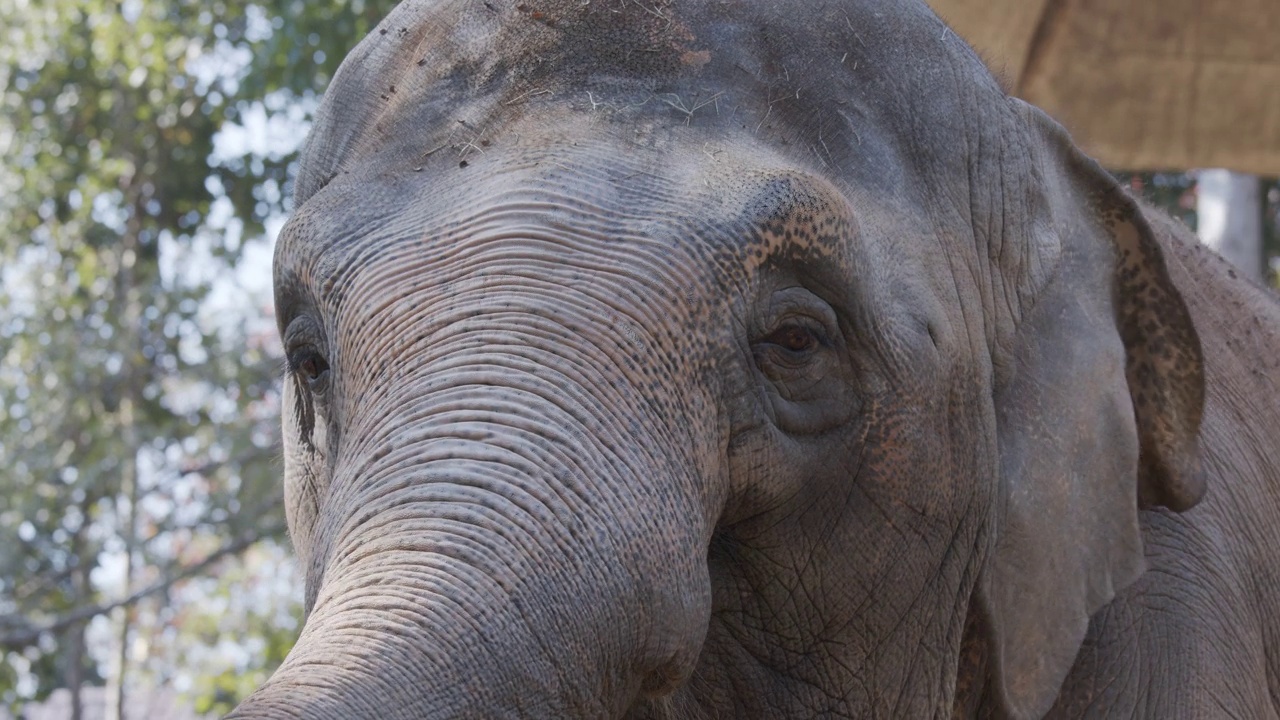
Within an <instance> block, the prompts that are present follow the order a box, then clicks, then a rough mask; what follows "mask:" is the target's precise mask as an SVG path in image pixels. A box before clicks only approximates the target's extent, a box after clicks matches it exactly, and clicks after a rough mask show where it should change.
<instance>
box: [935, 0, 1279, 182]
mask: <svg viewBox="0 0 1280 720" xmlns="http://www.w3.org/2000/svg"><path fill="white" fill-rule="evenodd" d="M929 2H930V3H931V4H932V5H933V7H934V10H935V11H936V12H937V13H938V14H939V15H941V16H942V18H943V19H944V20H946V21H947V23H948V24H950V25H951V27H952V28H953V29H955V31H956V32H957V33H959V34H960V35H961V36H962V37H964V38H965V39H966V40H968V41H969V43H970V44H971V45H973V46H974V47H975V48H976V49H977V50H978V52H979V54H981V55H982V56H983V57H984V58H985V59H986V61H987V64H988V65H989V66H990V67H991V69H992V70H993V71H995V73H996V74H997V75H998V76H1000V77H1001V78H1002V79H1003V80H1004V82H1005V85H1006V87H1008V88H1010V89H1011V90H1012V91H1013V92H1014V93H1015V94H1017V95H1018V96H1020V97H1022V98H1024V99H1026V100H1027V101H1029V102H1031V103H1034V104H1036V105H1039V106H1040V107H1042V108H1044V109H1045V110H1046V111H1047V112H1048V113H1049V114H1050V115H1052V116H1054V117H1055V118H1057V119H1058V121H1059V122H1061V123H1062V124H1063V125H1065V126H1066V128H1067V129H1068V130H1069V131H1071V134H1072V135H1073V136H1074V137H1075V139H1076V142H1077V143H1078V144H1079V145H1081V146H1082V147H1083V148H1084V149H1085V150H1086V151H1088V152H1089V153H1090V154H1092V155H1093V156H1094V157H1096V158H1098V160H1099V161H1101V162H1102V164H1104V165H1106V166H1108V167H1111V168H1113V169H1117V170H1161V169H1168V170H1174V169H1177V170H1185V169H1190V168H1198V167H1225V168H1231V169H1233V170H1239V171H1241V172H1249V173H1256V174H1259V175H1280V0H929Z"/></svg>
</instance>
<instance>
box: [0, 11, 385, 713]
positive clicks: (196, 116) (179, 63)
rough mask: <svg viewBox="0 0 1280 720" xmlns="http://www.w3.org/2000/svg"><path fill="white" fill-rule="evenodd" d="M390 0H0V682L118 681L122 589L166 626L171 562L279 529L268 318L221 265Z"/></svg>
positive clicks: (12, 690) (123, 637)
mask: <svg viewBox="0 0 1280 720" xmlns="http://www.w3.org/2000/svg"><path fill="white" fill-rule="evenodd" d="M391 4H392V3H391V2H388V1H384V2H377V3H373V2H369V3H363V2H355V3H342V2H337V1H336V0H329V1H326V2H307V3H303V2H301V0H288V1H282V0H267V1H266V2H260V3H248V2H244V1H243V0H219V1H217V2H213V3H206V2H201V1H197V0H171V1H169V2H159V1H158V0H123V1H122V2H108V1H106V0H88V1H86V0H0V28H3V29H4V30H3V38H4V42H3V43H0V155H2V156H3V159H4V161H3V163H2V164H0V468H3V470H0V653H3V662H0V702H3V703H6V704H9V705H14V704H17V703H20V702H22V701H24V700H26V699H29V698H40V697H43V696H45V695H47V694H48V692H49V691H51V690H52V689H53V688H55V687H61V686H65V687H69V688H72V689H75V688H77V687H79V686H80V685H81V684H83V683H96V682H99V681H100V680H102V679H103V676H104V675H106V676H109V677H110V678H112V679H114V680H115V682H114V683H113V686H114V687H115V688H116V689H117V691H118V690H119V689H120V688H121V687H122V685H123V682H122V681H123V678H124V677H125V676H126V672H127V668H128V664H129V661H130V658H131V648H134V646H136V645H137V644H138V643H139V642H140V641H142V642H144V644H145V643H146V642H149V641H150V640H151V638H150V636H149V635H148V633H144V632H140V631H139V630H138V627H137V622H138V620H139V617H140V616H139V613H140V608H142V607H145V603H151V605H150V607H149V609H148V610H147V613H146V615H147V618H148V619H149V621H150V622H151V623H152V625H151V627H150V628H149V630H148V632H151V631H154V630H155V628H156V627H158V626H162V625H167V626H171V625H172V623H174V622H177V623H181V617H177V615H178V614H177V613H175V612H174V610H173V608H172V607H171V602H170V601H172V599H173V598H174V596H175V593H179V594H180V592H181V591H182V586H181V583H182V582H183V581H184V580H186V579H187V578H191V577H195V576H198V575H206V574H208V573H210V572H212V571H214V570H216V569H219V568H221V567H222V564H220V563H219V562H218V560H219V559H221V558H223V557H226V556H231V555H236V554H238V553H240V552H242V551H243V550H245V549H246V548H249V547H251V546H253V545H254V543H256V542H257V541H258V540H260V539H263V538H268V539H279V538H281V536H282V534H283V519H282V513H281V509H280V496H279V488H278V483H277V482H276V474H277V471H276V468H275V467H274V464H273V462H272V458H273V457H274V454H275V452H276V450H275V445H276V434H277V424H278V421H277V414H278V406H277V396H276V390H275V382H274V377H273V375H274V370H273V366H274V365H275V364H276V363H277V360H276V356H277V353H276V350H275V346H274V342H275V339H274V330H273V329H272V328H271V326H270V324H269V323H268V324H266V325H265V328H264V327H263V324H262V323H261V322H256V323H255V322H250V321H249V320H245V319H240V320H236V319H235V317H236V312H237V311H238V310H239V309H240V308H241V307H243V302H242V301H241V298H240V297H239V291H238V290H237V287H236V285H235V282H234V280H233V277H234V276H233V274H232V272H231V270H232V268H234V266H235V264H236V261H237V260H238V258H239V257H240V255H241V252H242V250H243V248H244V243H243V242H242V241H243V240H244V239H246V238H254V237H258V236H260V235H262V234H263V232H264V229H265V228H266V225H267V224H268V223H269V222H271V221H272V220H273V219H278V218H279V217H280V216H282V215H283V214H284V213H286V212H287V211H288V210H289V200H288V198H289V195H290V194H291V192H290V181H289V178H290V168H291V166H292V164H293V163H294V162H295V160H296V158H295V156H296V152H295V151H296V148H297V142H296V138H297V136H298V135H299V134H300V133H301V131H302V129H304V128H305V126H306V120H307V115H308V113H309V112H310V110H311V109H312V108H314V105H315V100H314V98H315V96H316V94H317V92H318V91H319V89H320V88H322V87H323V85H324V84H325V83H326V82H327V80H328V78H329V77H330V76H331V75H332V73H333V71H334V69H335V67H336V65H337V63H338V61H339V60H340V59H341V58H342V56H343V55H344V54H345V51H346V50H347V49H348V48H349V47H350V46H352V45H354V44H355V42H357V41H358V40H359V38H360V37H362V36H363V35H364V34H365V33H367V32H368V30H369V29H371V28H372V27H373V25H374V23H376V21H377V20H378V19H379V18H380V17H381V16H382V15H383V14H384V13H385V11H386V10H387V9H389V7H390V5H391ZM220 132H221V133H223V135H222V136H219V133H220ZM237 132H238V134H236V133H237ZM273 133H274V134H275V135H279V136H280V137H273ZM219 137H222V138H223V139H224V140H226V138H231V139H232V140H234V139H237V138H238V140H239V142H238V143H237V142H231V141H224V142H223V143H222V145H224V146H230V147H229V149H228V148H226V147H224V148H221V149H219V148H218V146H217V143H216V140H217V139H218V138H219ZM215 150H217V152H215ZM259 272H262V271H261V270H259ZM219 295H221V297H222V300H221V305H220V306H215V303H214V301H215V300H216V299H217V297H216V296H219ZM218 307H221V311H219V310H218ZM263 310H264V308H256V311H257V312H262V311H263ZM229 317H230V318H231V320H230V321H229V320H228V318H229ZM232 580H234V582H236V583H241V584H243V582H245V580H244V579H243V578H233V579H229V580H228V581H227V582H232ZM205 585H208V583H205ZM229 587H231V586H230V585H226V583H224V587H223V588H221V590H223V591H225V590H226V589H227V588H229ZM207 589H208V591H209V592H211V593H215V594H216V593H217V592H218V591H219V588H218V587H216V583H215V587H210V588H207ZM113 611H114V613H115V619H114V623H113V624H114V628H113V629H112V631H111V635H112V636H113V637H114V640H113V641H111V642H108V643H106V647H108V648H109V655H110V657H109V658H103V657H101V656H100V654H99V656H96V657H95V656H94V653H93V652H92V646H93V643H92V642H90V643H86V627H87V626H88V625H89V623H90V622H91V621H94V619H95V618H99V617H100V616H102V615H103V614H105V613H109V612H113ZM96 622H97V625H99V626H100V625H102V621H101V620H98V621H96ZM267 629H269V628H267V627H265V626H264V628H262V630H263V631H264V632H265V631H266V630H267ZM200 632H202V633H203V632H204V631H200ZM204 634H207V633H204ZM170 635H172V633H170ZM271 638H272V639H271V641H270V643H269V644H271V647H274V648H275V651H273V652H271V653H268V656H269V658H271V659H273V660H274V661H275V662H278V661H279V657H282V655H281V652H280V651H279V650H280V648H279V647H277V646H278V645H279V644H280V642H281V640H280V638H279V637H276V636H274V635H273V636H271ZM284 650H287V647H285V648H284ZM132 654H136V653H132ZM102 660H106V662H105V663H104V662H100V661H102ZM266 669H267V670H269V669H270V668H266ZM122 702H123V697H122V695H121V693H119V692H117V694H116V697H115V700H114V702H113V703H112V705H113V708H115V709H117V711H118V708H119V707H120V706H121V703H122ZM73 708H76V709H75V712H76V713H78V705H77V704H74V703H73Z"/></svg>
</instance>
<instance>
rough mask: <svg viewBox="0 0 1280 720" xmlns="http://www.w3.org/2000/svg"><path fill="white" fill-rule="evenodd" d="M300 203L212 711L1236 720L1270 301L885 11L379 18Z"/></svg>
mask: <svg viewBox="0 0 1280 720" xmlns="http://www.w3.org/2000/svg"><path fill="white" fill-rule="evenodd" d="M296 199H297V202H296V207H297V211H296V213H295V214H294V216H293V217H292V218H291V220H290V221H289V223H288V224H287V225H286V227H285V229H284V230H283V231H282V233H281V237H280V240H279V244H278V247H277V251H276V265H275V287H276V309H277V315H278V321H279V326H280V331H281V336H282V339H283V343H284V346H285V349H286V353H287V356H288V359H289V364H290V368H291V371H290V375H289V377H288V379H287V380H286V382H285V411H284V416H285V417H284V435H285V480H284V482H285V495H286V501H287V508H288V517H289V524H290V534H291V536H292V538H293V541H294V544H295V546H296V548H297V553H298V556H299V559H300V561H301V564H302V566H303V567H304V568H305V570H306V584H307V591H306V607H307V621H306V625H305V627H304V629H303V632H302V635H301V637H300V638H299V640H298V643H297V645H296V646H295V647H294V649H293V651H292V652H291V653H290V655H289V657H288V658H287V659H286V661H285V663H284V664H283V665H282V666H281V668H280V669H279V670H278V671H277V672H276V673H275V675H274V676H273V677H272V678H271V680H270V681H269V682H268V683H267V684H266V685H264V686H263V687H262V688H261V689H259V690H258V691H257V692H256V693H255V694H254V695H253V696H251V697H250V698H248V699H247V700H246V701H245V702H244V703H243V704H242V705H241V706H240V708H238V709H237V710H236V711H235V712H234V713H232V715H231V717H233V718H255V719H264V720H265V719H267V718H319V719H325V718H334V719H336V718H404V719H408V718H498V717H530V718H551V717H581V718H622V717H625V718H671V719H676V718H690V719H699V718H744V717H757V718H777V717H796V718H810V717H850V718H852V717H858V718H877V717H886V718H888V717H892V718H898V717H913V718H915V717H982V718H1004V717H1014V718H1033V717H1054V718H1084V717H1090V718H1092V717H1126V718H1127V717H1160V718H1178V717H1242V718H1243V717H1249V718H1256V717H1276V716H1277V701H1276V698H1277V697H1280V692H1278V690H1280V682H1278V678H1280V667H1278V666H1277V660H1276V659H1275V658H1277V657H1280V652H1277V650H1280V638H1278V637H1277V626H1276V621H1275V618H1276V617H1277V611H1280V607H1277V604H1278V603H1280V601H1278V600H1277V598H1280V593H1278V592H1277V591H1278V590H1280V570H1277V568H1280V562H1278V561H1280V558H1278V557H1277V553H1278V552H1280V551H1278V550H1277V548H1278V547H1280V543H1276V542H1275V534H1274V533H1275V528H1276V525H1277V521H1278V520H1280V478H1278V477H1277V471H1276V468H1277V463H1276V459H1275V458H1274V457H1273V455H1274V454H1275V452H1276V450H1275V449H1274V447H1275V444H1274V443H1273V442H1271V441H1270V438H1271V435H1272V430H1273V429H1274V428H1276V427H1280V417H1277V412H1276V410H1275V405H1274V402H1273V400H1272V399H1273V398H1275V397H1276V391H1277V388H1276V387H1275V385H1276V380H1275V378H1276V377H1277V374H1276V368H1275V365H1276V363H1277V359H1278V358H1280V339H1277V335H1276V332H1277V328H1280V312H1278V310H1277V306H1276V304H1275V301H1274V299H1273V298H1272V297H1271V296H1270V294H1269V293H1267V291H1265V290H1262V289H1259V288H1257V287H1254V286H1252V285H1251V284H1249V283H1248V282H1246V281H1244V280H1241V279H1239V278H1236V277H1235V276H1234V271H1232V270H1231V269H1230V268H1229V267H1228V266H1226V265H1225V264H1224V263H1223V262H1222V261H1221V260H1219V259H1218V258H1217V257H1216V256H1213V255H1212V254H1210V253H1208V252H1206V251H1204V250H1201V249H1200V248H1199V247H1197V246H1196V245H1195V243H1194V241H1193V240H1192V239H1190V238H1189V237H1188V234H1187V233H1186V231H1185V230H1184V229H1183V228H1181V227H1180V226H1178V225H1176V224H1175V223H1174V222H1173V221H1171V220H1169V219H1167V218H1165V217H1162V216H1160V215H1159V214H1158V213H1155V212H1153V211H1152V210H1150V209H1149V208H1146V207H1142V206H1139V205H1138V204H1136V203H1135V201H1133V200H1132V199H1130V198H1129V197H1128V196H1127V195H1125V194H1124V192H1123V191H1122V190H1121V189H1120V188H1119V187H1117V186H1116V184H1115V182H1114V181H1113V180H1112V179H1111V178H1110V177H1109V176H1108V175H1107V174H1106V173H1105V172H1104V171H1102V170H1101V169H1100V168H1099V167H1098V166H1097V165H1096V164H1095V163H1093V162H1092V161H1091V160H1089V159H1088V158H1086V157H1084V156H1083V155H1081V154H1080V152H1079V151H1078V150H1076V149H1075V147H1074V146H1073V145H1072V144H1071V141H1070V139H1069V138H1068V137H1067V135H1066V133H1065V132H1064V131H1063V130H1062V129H1061V128H1060V127H1058V126H1057V125H1056V124H1055V123H1054V122H1053V121H1052V120H1050V119H1049V118H1047V117H1046V116H1044V115H1043V114H1042V113H1040V112H1039V111H1038V110H1036V109H1035V108H1032V107H1030V106H1027V105H1025V104H1023V103H1021V102H1020V101H1018V100H1015V99H1012V98H1010V97H1008V96H1007V95H1006V94H1005V93H1004V92H1003V91H1002V90H1001V88H1000V87H999V85H998V84H997V83H996V82H995V81H994V80H993V79H992V77H991V75H990V74H989V73H988V72H987V71H986V69H985V68H984V67H983V65H982V63H981V62H980V61H979V60H978V59H977V58H976V57H975V56H974V54H973V53H972V51H971V50H970V49H969V48H968V47H967V46H966V45H965V44H964V43H963V41H961V40H960V39H959V38H957V37H956V36H955V34H954V33H952V32H950V31H949V30H948V29H947V28H946V27H945V26H944V25H943V24H942V23H941V21H939V20H938V19H937V18H936V17H935V16H934V15H933V14H932V13H931V12H930V11H929V10H928V8H927V7H926V6H925V5H924V3H923V2H914V1H912V0H903V1H902V2H895V3H879V2H859V1H856V0H846V1H845V2H804V3H800V2H786V3H783V2H759V1H757V2H747V1H745V0H729V1H726V2H712V1H706V2H680V3H676V2H668V1H664V0H656V1H654V2H651V1H650V0H643V1H641V2H636V1H634V0H631V1H628V2H622V1H621V0H617V1H602V0H592V2H582V1H581V0H567V1H561V0H524V1H522V2H515V0H488V1H486V2H480V1H479V0H435V1H427V0H409V1H408V2H405V3H403V4H402V5H401V6H400V7H399V8H397V9H396V10H395V11H394V12H393V13H392V14H391V15H390V16H389V17H388V18H387V19H386V21H384V22H383V24H382V25H381V26H380V27H379V29H378V30H376V31H375V32H374V33H373V34H372V35H371V36H370V37H369V38H368V39H366V40H365V41H364V42H363V43H361V45H360V46H359V47H357V48H356V49H355V50H354V51H353V53H352V54H351V56H350V57H348V59H347V60H346V62H345V63H344V64H343V66H342V69H341V70H340V71H339V73H338V75H337V76H336V77H335V80H334V83H333V85H332V86H331V88H330V89H329V91H328V93H327V95H326V96H325V100H324V102H323V103H322V105H321V109H320V111H319V115H318V118H317V121H316V124H315V127H314V129H313V131H312V134H311V137H310V139H309V141H308V144H307V146H306V148H305V150H304V153H303V159H302V165H301V170H300V174H299V176H298V179H297V184H296Z"/></svg>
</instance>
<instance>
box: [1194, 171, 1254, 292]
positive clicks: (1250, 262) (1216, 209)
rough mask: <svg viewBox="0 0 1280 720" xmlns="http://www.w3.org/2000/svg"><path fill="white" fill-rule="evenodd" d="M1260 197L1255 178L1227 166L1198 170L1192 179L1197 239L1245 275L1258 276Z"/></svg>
mask: <svg viewBox="0 0 1280 720" xmlns="http://www.w3.org/2000/svg"><path fill="white" fill-rule="evenodd" d="M1261 201H1262V198H1261V197H1260V190H1259V184H1258V178H1257V177H1256V176H1254V175H1244V174H1241V173H1236V172H1231V171H1230V170H1201V171H1200V172H1199V174H1198V176H1197V180H1196V215H1197V217H1198V221H1197V225H1198V228H1199V230H1198V234H1199V235H1200V242H1202V243H1204V244H1205V245H1207V246H1209V247H1211V248H1213V249H1214V250H1215V251H1216V252H1217V253H1218V254H1219V255H1221V256H1222V257H1224V258H1226V259H1227V260H1228V261H1229V262H1231V263H1232V264H1233V265H1235V266H1236V267H1238V268H1240V271H1241V272H1242V273H1244V275H1245V276H1246V277H1249V278H1251V279H1253V280H1261V278H1262V205H1261Z"/></svg>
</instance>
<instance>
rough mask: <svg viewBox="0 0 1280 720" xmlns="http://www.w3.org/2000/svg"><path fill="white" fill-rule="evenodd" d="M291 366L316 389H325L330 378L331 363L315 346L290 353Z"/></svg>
mask: <svg viewBox="0 0 1280 720" xmlns="http://www.w3.org/2000/svg"><path fill="white" fill-rule="evenodd" d="M289 368H290V369H291V370H293V372H294V373H296V374H297V375H298V377H300V378H302V379H303V380H305V381H306V382H307V385H309V386H310V387H311V389H312V390H314V391H320V390H322V389H323V386H324V383H325V381H327V380H328V379H329V363H328V361H326V360H325V359H324V356H323V355H321V354H320V353H319V352H317V351H316V350H315V349H313V348H303V349H301V350H296V351H294V352H292V353H290V354H289Z"/></svg>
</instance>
